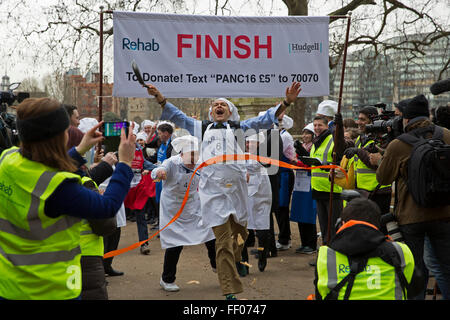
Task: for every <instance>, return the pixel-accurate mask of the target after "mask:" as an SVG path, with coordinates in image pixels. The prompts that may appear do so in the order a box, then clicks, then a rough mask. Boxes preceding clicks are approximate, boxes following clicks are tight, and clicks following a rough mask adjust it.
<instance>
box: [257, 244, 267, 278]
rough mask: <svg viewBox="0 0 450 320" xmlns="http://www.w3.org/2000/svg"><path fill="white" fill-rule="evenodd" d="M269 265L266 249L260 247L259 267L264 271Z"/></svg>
mask: <svg viewBox="0 0 450 320" xmlns="http://www.w3.org/2000/svg"><path fill="white" fill-rule="evenodd" d="M266 265H267V256H266V251H264V249H263V250H259V249H258V269H259V271H261V272H263V271H264V269H265V268H266Z"/></svg>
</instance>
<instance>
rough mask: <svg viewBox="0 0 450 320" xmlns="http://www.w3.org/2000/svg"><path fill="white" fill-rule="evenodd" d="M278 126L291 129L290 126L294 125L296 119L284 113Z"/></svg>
mask: <svg viewBox="0 0 450 320" xmlns="http://www.w3.org/2000/svg"><path fill="white" fill-rule="evenodd" d="M278 126H279V127H280V128H283V129H286V130H289V129H290V128H292V127H293V126H294V119H292V118H291V117H289V116H287V115H284V116H283V118H282V119H281V123H280V121H279V120H278Z"/></svg>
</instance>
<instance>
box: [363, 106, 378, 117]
mask: <svg viewBox="0 0 450 320" xmlns="http://www.w3.org/2000/svg"><path fill="white" fill-rule="evenodd" d="M359 113H362V114H365V115H366V116H367V117H369V118H372V117H374V116H376V115H378V110H377V108H375V107H372V106H366V107H364V108H362V109H361V110H359Z"/></svg>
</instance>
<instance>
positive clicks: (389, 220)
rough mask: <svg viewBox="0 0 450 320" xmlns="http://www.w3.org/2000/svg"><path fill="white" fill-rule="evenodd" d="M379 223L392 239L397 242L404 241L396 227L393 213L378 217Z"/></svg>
mask: <svg viewBox="0 0 450 320" xmlns="http://www.w3.org/2000/svg"><path fill="white" fill-rule="evenodd" d="M380 224H381V226H382V227H383V228H385V231H386V232H385V233H386V234H387V235H389V236H390V237H391V238H392V240H394V241H398V242H404V241H405V240H404V239H403V236H402V234H401V232H400V229H399V227H398V223H397V220H396V219H395V216H394V214H393V213H386V214H383V215H382V216H381V218H380Z"/></svg>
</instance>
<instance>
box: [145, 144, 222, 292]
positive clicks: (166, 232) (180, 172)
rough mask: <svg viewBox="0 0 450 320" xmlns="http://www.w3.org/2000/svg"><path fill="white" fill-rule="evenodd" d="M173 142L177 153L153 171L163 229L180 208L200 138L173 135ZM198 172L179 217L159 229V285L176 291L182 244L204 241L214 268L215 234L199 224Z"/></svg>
mask: <svg viewBox="0 0 450 320" xmlns="http://www.w3.org/2000/svg"><path fill="white" fill-rule="evenodd" d="M171 143H172V146H173V149H174V151H175V152H177V153H179V154H178V155H175V156H172V157H170V158H169V159H166V160H164V162H163V163H162V165H161V166H160V167H158V168H157V169H154V170H153V171H152V174H151V177H152V179H160V180H163V182H162V184H163V188H162V191H161V202H160V220H159V228H160V229H162V228H163V227H164V226H165V225H167V224H168V223H169V222H170V220H172V218H173V217H174V216H175V214H176V213H177V212H178V210H179V209H180V208H181V204H182V202H183V198H184V195H185V193H186V191H187V187H188V185H189V181H190V179H191V176H192V174H193V171H194V169H195V164H196V162H197V160H198V154H199V142H198V139H197V138H195V137H193V136H190V135H189V136H182V137H179V138H176V139H174V140H173V141H172V142H171ZM198 182H199V174H198V173H196V174H195V176H194V178H193V179H192V183H191V186H190V188H189V198H188V200H187V202H186V205H185V207H184V210H183V212H182V213H181V215H180V217H179V218H178V219H177V220H175V221H174V222H173V223H171V224H170V225H169V226H168V227H167V228H165V229H163V230H161V232H160V242H161V247H162V249H166V252H165V256H164V267H163V273H162V277H161V280H160V285H161V287H162V288H163V289H164V290H166V291H178V290H179V287H178V286H177V285H176V284H175V278H176V277H175V275H176V268H177V263H178V259H179V257H180V254H181V251H182V249H183V246H185V245H196V244H201V243H205V245H206V247H207V249H208V256H209V258H210V263H211V267H212V268H213V270H215V268H216V261H215V255H216V254H215V240H214V239H215V238H214V233H213V231H212V229H211V228H210V227H206V226H204V225H203V224H202V221H201V220H202V216H201V210H200V198H199V195H198V191H197V187H198Z"/></svg>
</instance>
